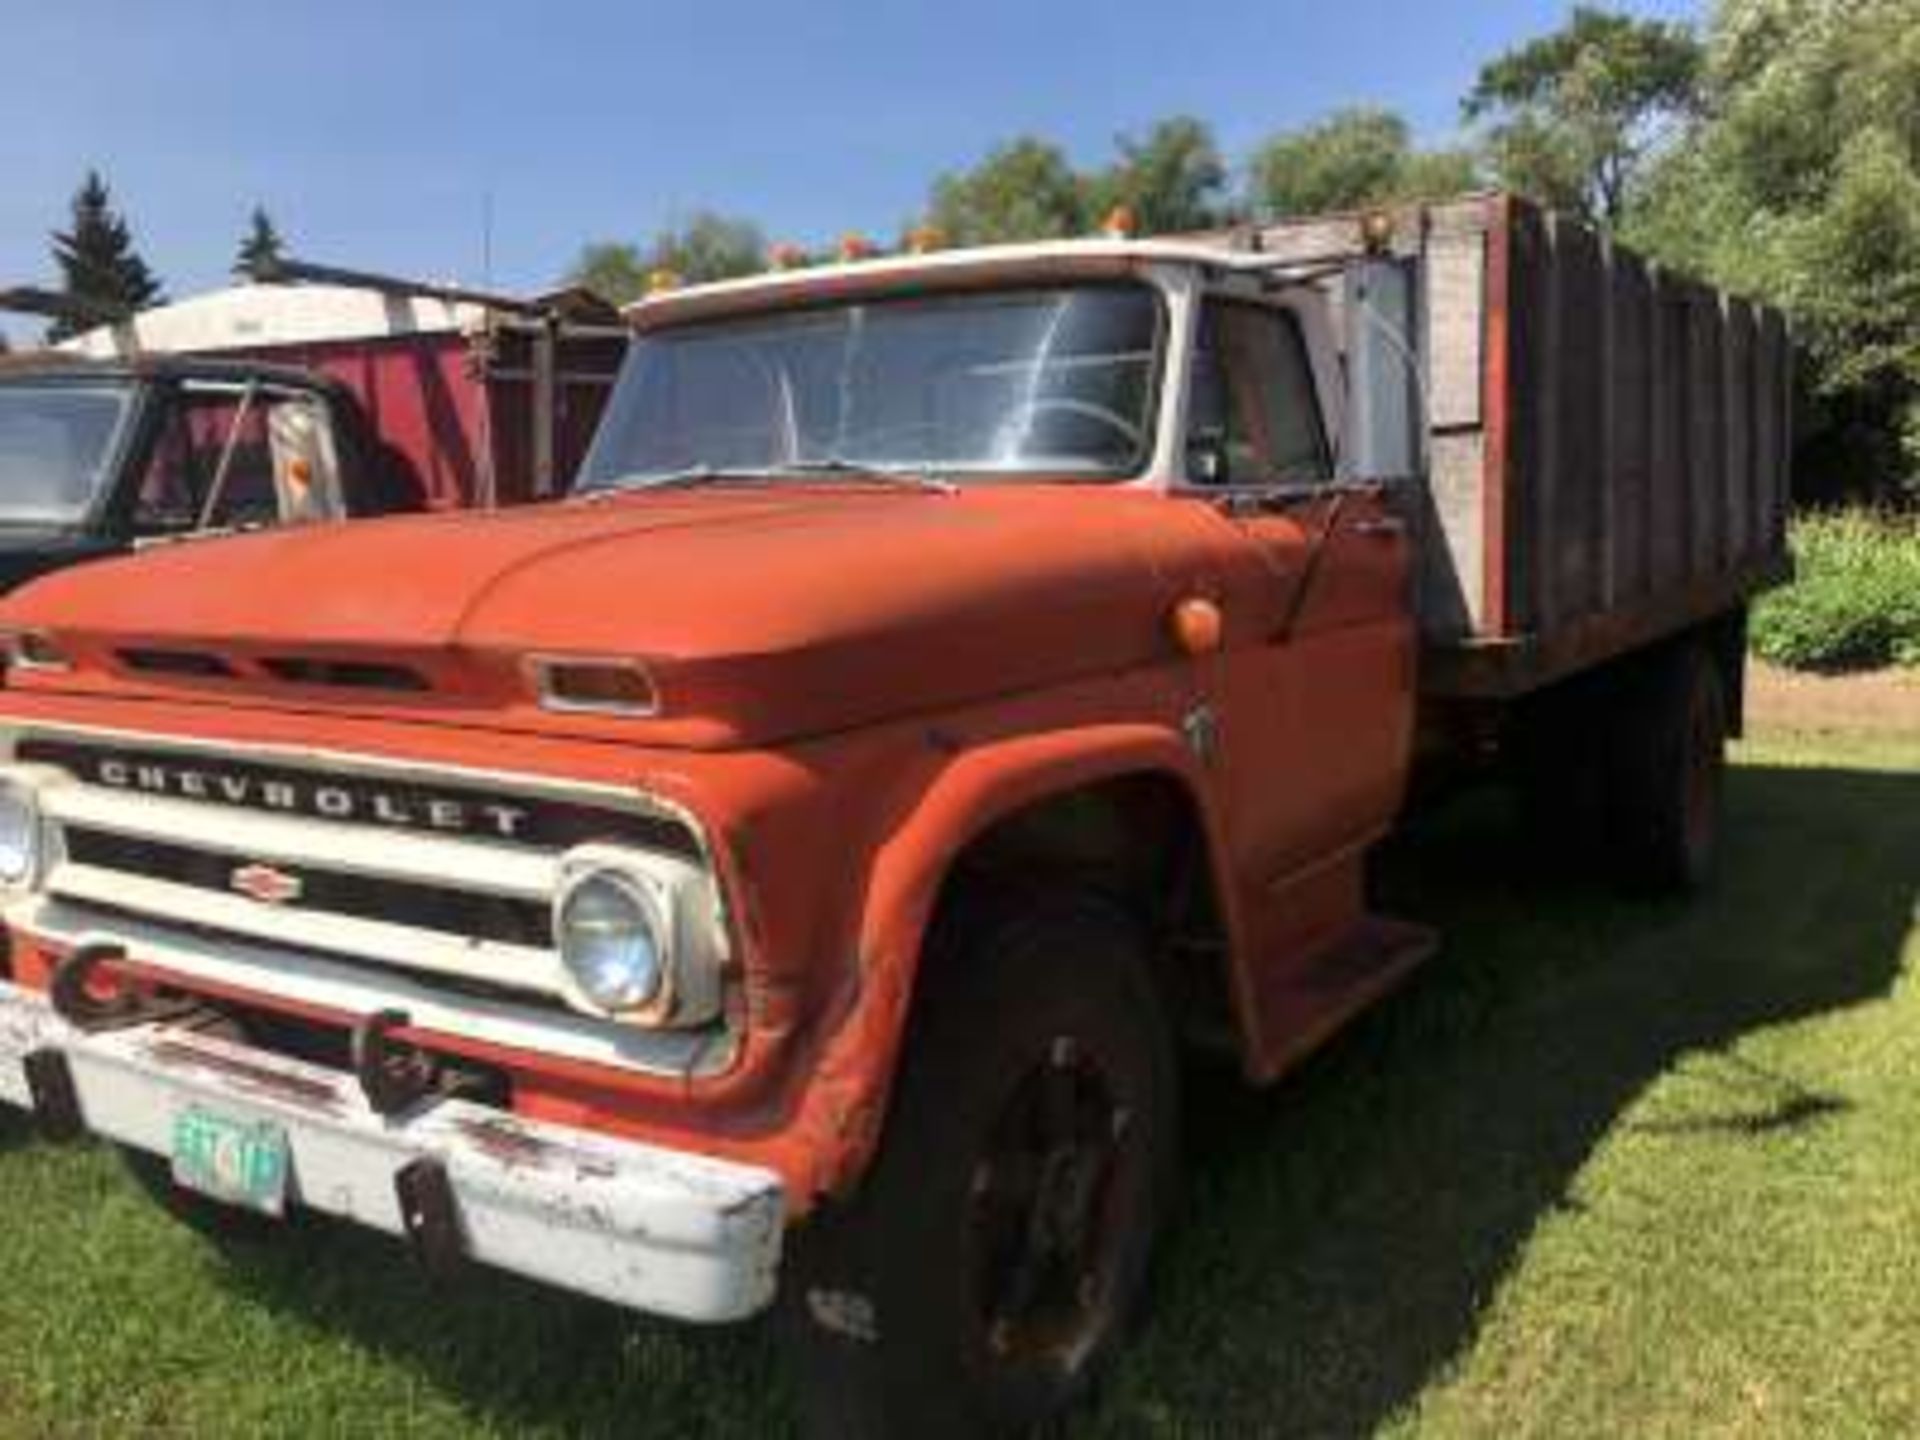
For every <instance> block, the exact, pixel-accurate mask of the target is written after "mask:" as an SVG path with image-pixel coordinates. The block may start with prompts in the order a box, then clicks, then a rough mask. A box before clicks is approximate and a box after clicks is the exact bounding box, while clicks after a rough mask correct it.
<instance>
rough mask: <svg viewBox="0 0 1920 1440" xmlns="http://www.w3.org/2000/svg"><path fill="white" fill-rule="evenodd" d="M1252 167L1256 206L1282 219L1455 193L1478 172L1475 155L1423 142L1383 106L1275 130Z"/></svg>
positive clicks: (1251, 184) (1360, 108)
mask: <svg viewBox="0 0 1920 1440" xmlns="http://www.w3.org/2000/svg"><path fill="white" fill-rule="evenodd" d="M1247 171H1248V183H1249V189H1250V196H1249V198H1250V199H1251V200H1252V202H1253V205H1254V208H1255V209H1256V210H1257V211H1258V212H1259V213H1260V214H1262V215H1263V216H1267V217H1271V218H1275V219H1278V218H1282V217H1285V216H1288V215H1313V214H1318V213H1321V212H1323V211H1328V210H1351V209H1354V208H1356V207H1358V206H1362V205H1372V204H1379V203H1382V202H1385V201H1390V200H1403V199H1410V198H1413V197H1415V196H1442V195H1449V194H1453V193H1455V192H1457V191H1461V190H1466V189H1470V188H1472V186H1473V184H1474V178H1475V177H1474V166H1473V158H1472V156H1470V155H1468V154H1467V153H1466V152H1465V151H1462V150H1431V151H1423V150H1418V149H1416V148H1415V147H1414V144H1413V136H1412V132H1411V131H1410V130H1409V129H1408V128H1407V122H1406V121H1405V120H1403V119H1401V118H1400V116H1398V115H1396V114H1394V113H1393V112H1392V111H1391V110H1385V109H1381V108H1379V107H1377V106H1354V107H1351V108H1349V109H1345V110H1336V111H1334V112H1333V114H1331V115H1329V116H1327V117H1326V118H1325V119H1324V120H1320V121H1316V122H1315V123H1314V124H1311V125H1307V126H1304V127H1302V128H1300V129H1298V130H1289V131H1283V132H1281V133H1280V134H1277V135H1274V136H1272V137H1271V138H1270V139H1268V140H1267V141H1266V142H1265V143H1264V144H1262V145H1261V146H1260V147H1259V148H1258V149H1257V150H1256V151H1255V152H1254V154H1253V158H1252V160H1251V161H1249V162H1248V166H1247Z"/></svg>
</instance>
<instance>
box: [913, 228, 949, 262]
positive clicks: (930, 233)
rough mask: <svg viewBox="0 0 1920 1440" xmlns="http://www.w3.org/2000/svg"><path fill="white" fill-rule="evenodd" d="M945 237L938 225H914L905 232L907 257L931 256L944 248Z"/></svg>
mask: <svg viewBox="0 0 1920 1440" xmlns="http://www.w3.org/2000/svg"><path fill="white" fill-rule="evenodd" d="M946 243H947V236H946V232H945V231H943V230H942V229H941V228H940V227H939V226H938V225H916V226H914V227H913V229H911V230H909V231H908V232H907V253H908V254H909V255H931V254H932V253H933V252H934V251H936V250H941V249H945V248H946Z"/></svg>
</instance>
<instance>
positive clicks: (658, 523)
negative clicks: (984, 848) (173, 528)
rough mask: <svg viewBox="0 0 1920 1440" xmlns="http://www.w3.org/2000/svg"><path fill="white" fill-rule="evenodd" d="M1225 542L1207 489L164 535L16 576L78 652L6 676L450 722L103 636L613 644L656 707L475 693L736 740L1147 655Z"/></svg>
mask: <svg viewBox="0 0 1920 1440" xmlns="http://www.w3.org/2000/svg"><path fill="white" fill-rule="evenodd" d="M1233 548H1237V547H1231V546H1230V543H1229V533H1228V531H1227V529H1226V527H1224V526H1223V525H1222V524H1221V522H1220V520H1219V518H1218V517H1217V516H1216V515H1214V514H1213V513H1212V512H1211V511H1209V510H1208V509H1206V508H1205V507H1203V506H1199V505H1192V506H1188V505H1180V504H1170V503H1169V502H1168V501H1167V499H1166V498H1165V497H1163V496H1155V495H1149V494H1142V493H1138V492H1134V491H1129V490H1124V489H1119V488H1112V489H1107V490H1104V491H1101V492H1097V493H1090V492H1089V490H1088V489H1087V488H1086V487H1078V486H1076V487H1064V486H1041V485H1032V486H995V487H977V488H974V489H970V490H964V491H961V492H959V493H957V494H942V493H937V492H932V491H918V490H905V489H902V490H882V489H877V488H874V487H870V486H865V485H853V484H840V485H827V484H817V483H810V482H790V483H785V484H771V485H752V486H746V485H738V486H735V487H733V488H723V487H720V486H714V487H708V488H704V489H686V490H673V491H663V492H658V493H654V494H631V495H625V496H617V497H610V498H606V499H595V500H587V501H574V502H568V503H562V504H556V505H546V506H537V507H529V508H522V509H516V510H511V511H504V512H495V513H491V514H466V515H450V516H429V517H407V518H401V519H395V520H388V521H378V522H359V523H356V524H354V525H352V526H351V527H346V526H340V527H326V528H323V529H314V530H304V531H300V530H286V531H276V532H273V533H270V534H261V535H257V536H248V537H243V538H238V539H232V540H223V541H219V542H215V543H195V544H185V545H177V546H168V547H164V548H160V549H156V550H152V551H149V552H147V553H146V554H144V555H141V556H137V557H133V558H130V559H127V560H122V561H113V562H107V563H102V564H98V565H91V566H85V567H81V568H78V569H74V570H70V571H65V572H62V573H60V574H57V575H54V576H52V577H49V578H48V579H45V580H42V581H40V582H38V583H36V584H34V585H31V586H28V587H26V588H25V589H23V590H21V591H18V592H16V593H15V594H14V595H13V596H11V597H9V598H8V600H7V601H6V602H5V604H4V606H0V623H4V624H6V625H9V626H14V627H33V628H46V629H48V630H49V631H51V632H53V633H54V634H55V636H56V637H57V638H58V639H59V640H60V641H61V643H63V644H64V645H66V646H68V647H69V648H70V649H71V650H72V651H73V652H74V653H75V655H76V656H77V657H78V658H79V660H80V661H81V666H80V670H79V672H78V673H77V674H76V675H74V676H72V677H65V678H63V677H60V676H57V675H46V676H34V677H32V678H31V679H30V680H27V679H26V677H20V678H21V679H22V680H23V681H25V683H27V684H30V685H31V686H32V687H33V688H59V687H61V686H63V685H75V686H86V687H88V688H92V687H95V686H99V685H102V684H110V685H111V686H112V688H113V689H115V690H117V691H119V692H121V693H129V692H133V691H138V692H143V693H150V692H154V691H156V690H164V691H166V692H167V693H170V694H179V693H181V692H180V690H179V689H177V688H175V689H169V685H174V686H186V687H191V691H192V693H193V694H194V695H196V696H197V697H198V698H200V699H202V700H204V701H214V702H220V703H230V704H232V703H239V704H248V705H274V704H294V703H300V704H317V703H318V704H327V705H328V706H329V707H330V708H334V709H339V708H341V707H343V706H347V707H351V708H356V709H361V710H364V709H367V708H369V707H370V706H377V708H378V709H379V710H380V711H381V712H382V713H394V712H396V711H403V710H405V709H407V708H408V706H409V704H413V705H417V706H419V707H420V708H421V709H422V711H423V714H426V715H428V716H430V717H431V716H433V715H435V714H437V716H438V718H443V719H455V718H458V717H457V716H456V715H452V714H449V713H448V710H449V703H450V702H449V699H448V697H447V696H445V695H440V696H435V697H427V698H426V699H424V700H410V699H409V697H406V696H403V695H394V696H368V695H361V694H356V695H352V696H344V697H342V696H336V697H317V698H316V697H315V696H314V695H312V694H311V693H304V694H301V693H296V694H295V695H292V696H288V695H285V694H279V695H276V693H275V687H273V686H272V685H270V684H267V683H265V682H262V683H259V684H251V683H250V682H245V681H229V682H207V681H185V682H169V681H166V680H163V679H161V678H160V677H152V676H145V675H135V674H130V673H124V672H120V673H113V672H112V669H111V662H110V658H109V657H110V652H111V650H112V648H113V647H114V646H118V645H124V644H128V643H137V644H144V645H151V646H169V647H192V648H202V649H221V648H226V647H232V648H236V649H239V650H241V651H246V652H251V653H276V652H279V653H295V654H313V653H322V654H329V653H331V654H340V655H343V656H353V657H361V658H378V657H382V656H385V657H389V658H393V657H400V658H408V657H420V656H423V655H427V656H431V655H434V654H436V653H437V654H438V656H439V657H440V658H441V659H442V660H443V661H448V660H454V659H461V658H464V659H465V660H467V661H470V662H473V663H474V664H475V666H476V667H477V671H478V670H480V669H486V667H488V666H490V667H491V668H490V670H487V673H490V674H492V675H494V676H496V677H498V676H500V675H503V674H511V673H512V672H511V668H510V666H511V663H512V662H514V661H517V659H518V658H519V657H521V656H523V655H526V654H529V653H539V652H554V651H557V652H563V653H570V654H589V655H604V656H631V657H636V658H640V659H644V660H645V661H647V662H648V663H649V664H650V665H651V666H652V667H653V670H654V672H655V676H656V680H657V683H658V686H659V689H660V692H661V696H662V714H661V716H660V718H659V719H657V720H653V721H633V720H622V721H617V722H616V721H609V720H605V719H600V718H597V717H561V716H552V715H547V714H545V713H544V712H540V711H537V710H533V709H532V708H531V707H529V706H526V705H525V704H521V705H520V706H519V707H518V709H514V708H513V707H512V706H507V707H504V709H505V710H506V711H507V712H508V713H503V706H502V705H501V702H500V696H499V693H498V686H496V687H495V688H494V691H493V693H492V694H491V696H490V697H483V696H482V695H481V694H480V693H478V692H480V691H483V690H484V689H485V687H484V686H478V685H475V686H473V687H471V689H472V690H473V691H474V692H476V693H474V694H473V695H472V699H473V700H474V701H476V702H478V701H480V700H482V699H483V698H485V699H486V700H487V708H488V709H489V711H490V713H489V714H488V715H487V717H486V722H485V723H487V724H489V725H492V726H495V727H498V726H500V725H501V724H502V722H503V720H504V721H506V722H507V723H509V724H516V725H525V726H534V727H538V728H542V729H548V730H555V729H557V730H561V731H571V732H572V733H580V730H581V728H582V724H583V723H584V724H585V725H586V726H589V727H594V728H597V730H598V731H599V733H603V734H604V733H608V731H609V727H615V726H617V729H614V730H613V731H612V733H615V734H617V735H619V736H620V737H622V738H632V739H642V738H644V739H646V740H648V741H649V742H651V743H655V744H670V745H671V744H684V745H694V746H702V747H721V746H738V745H754V744H764V743H767V742H769V741H772V740H776V739H781V738H787V737H793V736H799V735H806V734H816V733H822V732H826V731H830V730H834V729H839V728H843V727H847V726H852V725H857V724H861V723H865V722H870V721H873V720H877V719H880V718H884V717H886V716H888V715H894V714H900V713H907V712H911V711H918V710H933V709H938V708H941V707H945V706H951V705H954V704H958V703H962V702H965V701H968V700H972V699H976V698H980V697H984V696H987V695H991V694H1002V693H1014V692H1019V691H1022V690H1026V689H1030V688H1033V687H1036V686H1041V685H1046V684H1051V683H1060V682H1063V681H1066V680H1069V679H1072V678H1074V677H1076V676H1080V675H1088V674H1095V673H1101V672H1112V671H1115V670H1120V669H1125V668H1127V667H1129V666H1132V665H1137V664H1141V663H1145V662H1148V661H1150V660H1152V659H1155V658H1160V657H1165V656H1166V655H1168V654H1169V653H1170V645H1171V641H1170V638H1169V633H1168V630H1167V628H1166V616H1167V611H1168V607H1169V606H1170V605H1171V604H1172V603H1174V601H1176V600H1177V599H1178V598H1179V595H1180V593H1181V591H1180V589H1179V580H1178V578H1177V577H1178V575H1180V574H1181V573H1186V574H1192V573H1193V572H1194V571H1195V569H1196V562H1200V561H1201V560H1202V558H1203V556H1204V557H1206V558H1208V559H1210V560H1211V561H1213V562H1214V563H1213V564H1210V565H1207V566H1205V568H1206V569H1208V570H1214V571H1215V572H1216V573H1217V570H1218V567H1219V565H1220V562H1222V561H1224V560H1225V558H1226V554H1227V552H1228V551H1229V550H1230V549H1233ZM1242 559H1244V557H1242ZM428 668H429V669H430V670H433V667H432V666H429V667H428ZM477 671H476V673H477ZM434 673H435V674H436V681H437V682H438V680H439V678H440V672H438V671H435V672H434ZM454 708H455V709H457V706H455V707H454Z"/></svg>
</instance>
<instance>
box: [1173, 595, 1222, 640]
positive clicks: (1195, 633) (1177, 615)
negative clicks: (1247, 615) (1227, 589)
mask: <svg viewBox="0 0 1920 1440" xmlns="http://www.w3.org/2000/svg"><path fill="white" fill-rule="evenodd" d="M1171 621H1172V626H1173V638H1174V639H1175V640H1176V641H1178V642H1179V645H1180V648H1181V649H1182V650H1184V651H1186V652H1187V654H1189V655H1211V654H1212V653H1213V652H1214V651H1216V650H1218V649H1219V648H1220V641H1221V637H1222V632H1223V631H1224V630H1225V628H1226V617H1225V616H1223V615H1222V614H1221V613H1220V607H1219V606H1218V605H1216V604H1214V603H1213V601H1211V600H1208V599H1206V598H1205V597H1203V596H1199V595H1190V596H1188V597H1187V598H1186V599H1185V600H1182V601H1181V602H1180V603H1179V604H1178V605H1176V606H1174V607H1173V613H1172V616H1171Z"/></svg>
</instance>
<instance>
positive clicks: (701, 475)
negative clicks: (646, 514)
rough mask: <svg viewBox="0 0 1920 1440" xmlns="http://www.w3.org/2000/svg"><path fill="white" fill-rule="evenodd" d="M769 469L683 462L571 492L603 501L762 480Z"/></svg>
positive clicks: (585, 498)
mask: <svg viewBox="0 0 1920 1440" xmlns="http://www.w3.org/2000/svg"><path fill="white" fill-rule="evenodd" d="M769 473H770V472H768V471H765V470H749V469H743V468H741V467H738V466H723V465H685V466H682V467H681V468H680V469H678V470H657V471H654V470H641V471H637V472H635V473H634V474H632V475H616V476H614V477H613V479H611V480H600V481H596V482H595V483H594V484H592V485H588V486H585V487H583V488H581V489H579V490H576V491H574V493H573V498H574V499H575V500H607V499H611V498H612V497H613V496H615V495H631V494H633V493H634V492H635V491H637V490H681V489H688V488H691V487H692V486H695V485H713V484H719V483H724V482H726V481H729V480H764V479H766V478H767V475H768V474H769Z"/></svg>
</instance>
